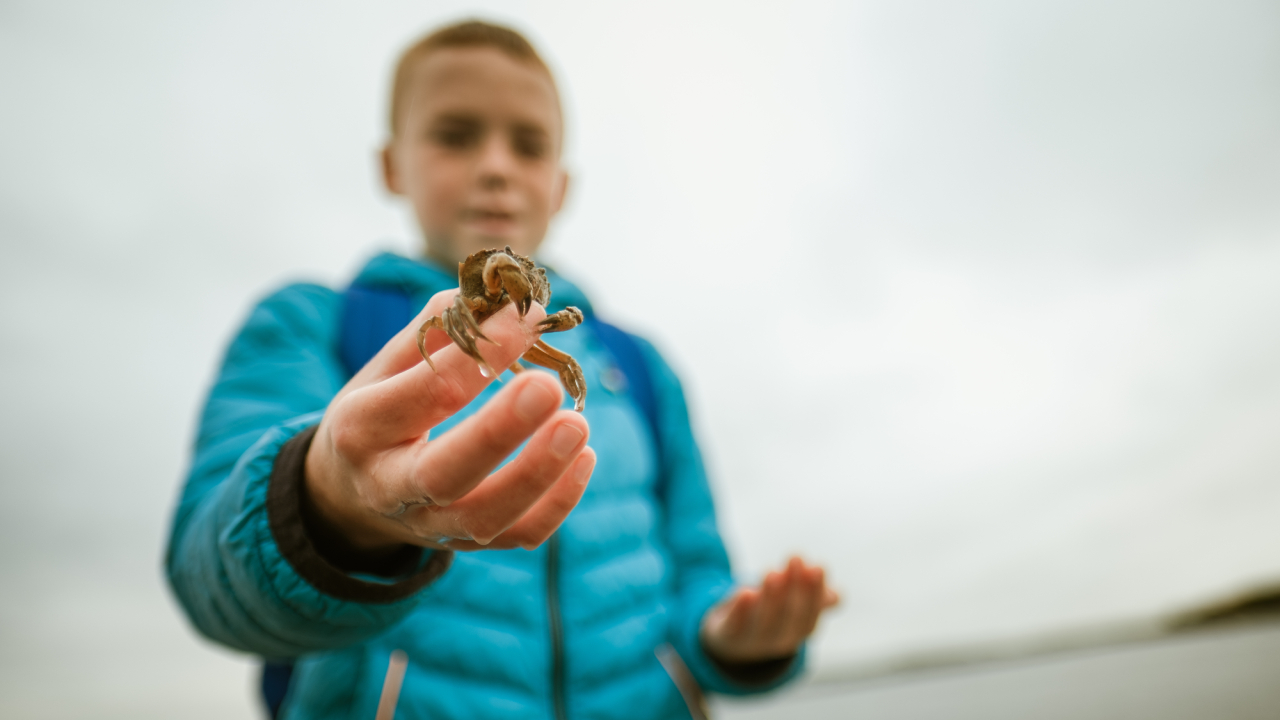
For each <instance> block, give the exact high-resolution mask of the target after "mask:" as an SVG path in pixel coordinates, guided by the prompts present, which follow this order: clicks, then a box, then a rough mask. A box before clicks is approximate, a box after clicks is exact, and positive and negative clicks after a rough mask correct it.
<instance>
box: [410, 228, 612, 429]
mask: <svg viewBox="0 0 1280 720" xmlns="http://www.w3.org/2000/svg"><path fill="white" fill-rule="evenodd" d="M458 287H459V288H460V289H461V292H459V293H458V294H457V295H456V296H455V297H454V298H453V307H451V308H448V309H446V310H445V311H444V312H443V313H442V314H440V315H436V316H434V317H432V318H430V319H429V320H427V321H426V322H425V323H423V324H422V327H420V328H418V351H419V352H421V353H422V359H423V360H426V361H427V364H428V365H430V366H431V369H432V370H435V369H436V366H435V363H433V362H431V356H430V355H428V354H427V330H430V329H431V328H439V329H441V330H444V331H445V332H446V333H448V335H449V337H450V338H451V339H452V340H453V341H454V342H455V343H457V345H458V347H460V348H462V352H464V353H466V354H467V355H468V356H470V357H471V358H472V359H474V360H475V361H476V362H478V363H480V372H482V373H484V375H485V376H486V377H496V376H497V374H498V373H496V372H494V371H493V368H491V367H489V363H487V362H485V360H484V358H483V357H481V356H480V350H479V349H478V348H477V347H476V341H477V340H484V341H485V342H493V341H492V340H490V339H489V338H487V337H485V335H484V333H483V332H481V331H480V323H482V322H484V321H485V320H486V319H488V318H489V317H490V316H492V315H493V314H494V313H496V312H498V311H499V310H501V309H502V308H504V307H506V305H507V303H510V302H514V303H515V305H516V310H517V311H518V312H519V313H520V318H521V319H523V318H524V316H525V313H527V312H529V307H530V306H531V305H532V304H533V303H534V302H537V303H538V304H539V305H542V306H543V307H546V305H547V301H548V300H550V299H551V285H550V284H549V283H548V282H547V271H546V270H543V269H542V268H540V267H538V266H537V265H535V264H534V262H533V261H532V260H530V259H529V258H527V257H525V256H523V255H517V254H516V253H514V252H512V251H511V246H509V245H508V246H507V248H506V249H505V250H481V251H480V252H478V253H474V254H472V255H470V256H468V257H467V259H466V260H464V261H463V262H460V263H458ZM581 323H582V311H581V310H579V309H578V308H576V307H567V308H565V309H563V310H561V311H560V312H558V313H554V314H552V315H548V316H547V317H546V318H545V319H544V320H543V321H542V322H540V323H538V327H537V329H538V332H542V333H547V332H562V331H564V330H572V329H573V328H575V327H577V326H578V325H580V324H581ZM523 359H524V360H528V361H529V362H531V363H533V364H534V365H541V366H542V367H545V368H550V369H552V370H555V371H556V372H558V373H560V382H561V383H562V384H563V385H564V388H565V390H568V391H569V394H570V395H571V396H573V409H574V410H577V411H578V412H582V408H584V407H586V403H587V383H586V379H585V378H584V377H583V375H582V367H581V366H580V365H578V361H577V360H574V359H573V358H572V357H570V356H569V355H568V353H563V352H561V351H559V350H557V349H555V348H553V347H551V346H550V345H548V344H546V343H544V342H542V340H538V341H537V342H536V343H534V345H533V347H531V348H529V351H528V352H526V353H525V354H524V356H523ZM509 369H510V370H511V372H513V373H519V372H524V368H523V367H522V366H521V365H520V363H519V362H515V363H512V364H511V367H510V368H509Z"/></svg>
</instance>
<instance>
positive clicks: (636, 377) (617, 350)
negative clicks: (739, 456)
mask: <svg viewBox="0 0 1280 720" xmlns="http://www.w3.org/2000/svg"><path fill="white" fill-rule="evenodd" d="M585 324H586V326H587V327H589V328H591V330H592V332H594V333H595V335H596V337H597V338H599V340H600V342H601V343H603V344H604V346H605V347H606V348H608V349H609V353H610V354H611V355H613V359H614V361H615V362H617V364H618V370H619V371H620V372H621V373H622V376H623V377H624V378H626V381H627V394H628V395H629V396H630V397H631V401H632V402H633V403H635V405H636V407H637V408H638V409H639V410H640V414H641V415H643V416H644V419H645V421H646V422H647V423H648V425H649V432H650V433H651V434H652V437H653V447H654V451H655V453H656V454H657V458H658V481H657V485H656V486H655V488H654V492H655V493H656V494H657V496H658V500H659V501H662V502H664V503H665V502H666V457H665V456H664V455H663V452H662V432H661V427H660V425H659V423H658V399H657V394H656V392H655V391H654V387H653V375H652V373H650V372H649V364H648V363H646V362H645V359H644V354H643V353H642V352H641V350H640V345H639V343H637V342H636V339H635V338H634V337H632V336H631V335H630V334H628V333H627V332H626V331H624V330H621V329H619V328H617V327H615V326H613V325H610V324H609V323H607V322H605V321H603V320H601V319H599V318H597V317H590V318H588V319H587V321H586V323H585Z"/></svg>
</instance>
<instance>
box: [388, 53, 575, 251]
mask: <svg viewBox="0 0 1280 720" xmlns="http://www.w3.org/2000/svg"><path fill="white" fill-rule="evenodd" d="M411 77H412V81H411V83H410V86H409V88H408V89H407V94H406V95H405V97H404V101H403V103H402V107H403V110H402V111H401V117H400V118H399V120H400V125H399V128H400V130H399V132H398V134H397V137H395V138H392V140H391V142H390V143H389V144H388V145H387V147H386V149H385V150H384V151H383V170H384V174H385V179H386V183H387V188H388V189H389V190H391V192H393V193H395V194H397V195H403V196H405V197H406V198H408V200H409V202H410V203H411V204H412V205H413V209H414V212H415V213H416V214H417V216H418V224H419V226H420V227H421V228H422V233H423V235H424V237H425V239H426V241H427V254H428V255H430V256H432V257H434V258H436V259H438V260H445V261H461V260H462V259H463V258H465V257H466V256H467V255H469V254H471V253H473V252H476V251H478V250H483V249H486V248H495V247H496V248H500V247H503V246H505V245H510V246H511V249H512V250H515V251H516V252H517V253H520V254H521V255H532V254H533V252H534V251H535V250H537V248H538V245H539V244H541V243H542V238H543V236H545V235H546V233H547V225H548V224H549V223H550V222H551V218H552V217H553V216H555V214H556V213H557V212H558V211H559V210H560V205H561V203H562V202H563V201H564V193H565V185H566V183H567V181H568V178H567V176H566V174H565V172H564V170H563V169H561V167H560V141H561V134H562V131H561V118H560V103H559V99H558V98H557V96H556V92H555V88H554V87H553V86H552V84H551V80H550V78H548V77H547V76H546V75H545V74H544V73H542V72H541V71H540V70H539V69H537V68H535V67H532V66H529V65H525V64H522V63H519V62H517V61H515V60H513V59H511V58H509V57H507V56H506V55H504V54H503V53H502V52H500V51H499V50H496V49H493V48H446V49H443V50H436V51H434V52H432V53H431V54H429V55H427V56H426V57H424V58H422V59H420V60H419V61H418V63H417V66H416V67H414V68H413V75H412V76H411Z"/></svg>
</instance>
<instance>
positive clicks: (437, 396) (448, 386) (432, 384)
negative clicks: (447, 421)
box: [424, 373, 471, 412]
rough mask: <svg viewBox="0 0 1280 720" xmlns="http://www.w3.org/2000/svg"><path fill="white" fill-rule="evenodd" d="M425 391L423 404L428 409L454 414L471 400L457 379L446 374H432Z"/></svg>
mask: <svg viewBox="0 0 1280 720" xmlns="http://www.w3.org/2000/svg"><path fill="white" fill-rule="evenodd" d="M426 389H427V392H426V397H425V398H424V402H425V404H426V405H428V406H430V407H429V409H444V410H447V411H450V412H455V411H457V410H459V409H461V408H462V407H463V406H464V405H466V404H467V403H468V402H469V401H470V400H471V398H470V395H469V393H467V391H466V388H464V387H463V386H462V384H461V383H460V382H458V378H456V377H454V376H452V375H451V374H448V373H432V374H431V376H430V379H429V380H428V381H427V388H426Z"/></svg>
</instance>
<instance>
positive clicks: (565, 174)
mask: <svg viewBox="0 0 1280 720" xmlns="http://www.w3.org/2000/svg"><path fill="white" fill-rule="evenodd" d="M557 175H558V177H556V186H555V187H554V188H552V190H551V216H552V217H555V216H556V215H557V214H558V213H559V212H560V208H562V207H564V198H565V194H567V193H568V192H569V171H568V170H565V169H564V168H560V169H559V170H558V171H557Z"/></svg>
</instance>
